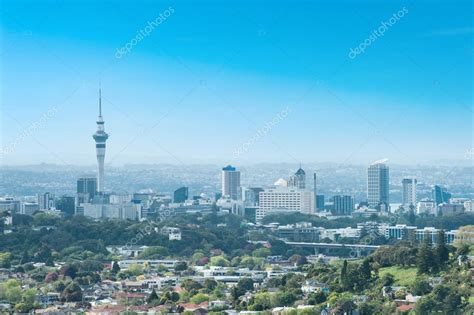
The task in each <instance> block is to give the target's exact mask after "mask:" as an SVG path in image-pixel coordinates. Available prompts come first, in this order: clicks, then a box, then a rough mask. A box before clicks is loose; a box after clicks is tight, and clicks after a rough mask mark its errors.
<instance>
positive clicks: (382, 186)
mask: <svg viewBox="0 0 474 315" xmlns="http://www.w3.org/2000/svg"><path fill="white" fill-rule="evenodd" d="M384 161H385V160H382V161H377V162H375V163H373V164H372V165H370V167H369V168H368V170H367V199H368V202H369V207H371V208H373V209H378V210H380V211H388V210H389V168H388V166H387V165H385V164H384V163H383V162H384Z"/></svg>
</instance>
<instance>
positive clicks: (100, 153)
mask: <svg viewBox="0 0 474 315" xmlns="http://www.w3.org/2000/svg"><path fill="white" fill-rule="evenodd" d="M92 137H93V138H94V140H95V150H96V155H97V164H98V167H99V168H98V171H99V172H98V175H97V192H98V193H101V192H103V189H104V161H105V142H106V141H107V139H108V138H109V135H108V134H107V133H106V132H105V130H104V119H103V118H102V96H101V89H100V88H99V117H98V119H97V131H96V132H95V133H94V134H93V135H92Z"/></svg>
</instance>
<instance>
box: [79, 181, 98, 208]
mask: <svg viewBox="0 0 474 315" xmlns="http://www.w3.org/2000/svg"><path fill="white" fill-rule="evenodd" d="M76 192H77V200H76V205H77V206H80V205H81V204H83V203H89V202H91V201H92V199H93V198H94V196H95V195H96V193H97V178H95V177H82V178H79V179H78V180H77V191H76Z"/></svg>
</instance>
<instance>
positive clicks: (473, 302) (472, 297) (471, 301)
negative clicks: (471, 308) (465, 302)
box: [469, 296, 474, 304]
mask: <svg viewBox="0 0 474 315" xmlns="http://www.w3.org/2000/svg"><path fill="white" fill-rule="evenodd" d="M469 303H471V304H474V296H471V297H469Z"/></svg>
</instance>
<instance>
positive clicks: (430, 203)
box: [416, 199, 438, 215]
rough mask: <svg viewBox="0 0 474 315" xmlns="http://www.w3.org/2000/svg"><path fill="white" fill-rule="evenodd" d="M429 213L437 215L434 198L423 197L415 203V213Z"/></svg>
mask: <svg viewBox="0 0 474 315" xmlns="http://www.w3.org/2000/svg"><path fill="white" fill-rule="evenodd" d="M422 213H425V214H430V215H437V213H438V206H437V205H436V202H434V200H429V199H423V200H420V201H419V202H418V203H417V204H416V214H422Z"/></svg>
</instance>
